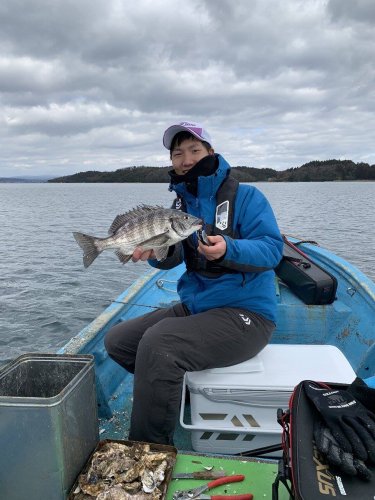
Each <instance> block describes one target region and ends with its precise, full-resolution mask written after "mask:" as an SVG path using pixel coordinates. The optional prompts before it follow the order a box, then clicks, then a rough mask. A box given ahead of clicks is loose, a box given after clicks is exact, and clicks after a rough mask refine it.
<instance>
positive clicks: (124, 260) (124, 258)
mask: <svg viewBox="0 0 375 500" xmlns="http://www.w3.org/2000/svg"><path fill="white" fill-rule="evenodd" d="M115 254H116V255H117V257H118V259H119V261H120V262H122V263H123V264H126V263H127V262H128V261H129V260H130V259H131V256H132V254H130V255H127V254H125V253H123V252H121V250H116V252H115Z"/></svg>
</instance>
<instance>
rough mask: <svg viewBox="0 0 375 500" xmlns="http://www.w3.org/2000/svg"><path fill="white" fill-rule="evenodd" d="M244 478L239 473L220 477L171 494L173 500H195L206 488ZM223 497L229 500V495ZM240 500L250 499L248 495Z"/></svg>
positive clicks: (235, 481) (209, 488) (213, 499)
mask: <svg viewBox="0 0 375 500" xmlns="http://www.w3.org/2000/svg"><path fill="white" fill-rule="evenodd" d="M244 479H245V476H244V475H243V474H239V475H237V476H225V477H220V478H219V479H215V480H214V481H210V482H209V483H206V484H204V485H203V486H198V487H197V488H192V489H190V490H182V491H176V492H175V493H174V495H173V500H193V499H194V500H195V499H198V498H200V497H201V494H202V493H204V492H205V491H207V490H211V489H212V488H216V487H217V486H222V485H223V484H229V483H237V482H239V481H243V480H244ZM219 496H222V495H219ZM235 496H236V497H237V496H238V495H235ZM208 498H212V500H219V499H215V498H214V497H208ZM225 499H226V500H231V496H230V495H225ZM221 500H222V499H221ZM232 500H233V499H232ZM237 500H240V499H238V498H237ZM242 500H250V499H249V497H246V499H242Z"/></svg>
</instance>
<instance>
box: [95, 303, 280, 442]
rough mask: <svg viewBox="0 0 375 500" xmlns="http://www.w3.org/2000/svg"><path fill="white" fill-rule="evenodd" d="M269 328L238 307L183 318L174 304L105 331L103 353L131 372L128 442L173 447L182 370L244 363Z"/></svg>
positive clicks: (265, 339) (261, 344) (264, 341)
mask: <svg viewBox="0 0 375 500" xmlns="http://www.w3.org/2000/svg"><path fill="white" fill-rule="evenodd" d="M274 328H275V325H274V323H273V322H272V321H269V320H267V319H265V318H263V317H262V316H260V315H258V314H255V313H252V312H249V311H246V310H244V309H237V308H230V307H226V308H220V309H211V310H209V311H205V312H202V313H199V314H193V315H189V313H188V311H186V309H185V307H184V306H183V305H182V304H180V303H179V304H176V305H174V306H172V307H169V308H166V309H157V310H156V311H153V312H151V313H148V314H146V315H144V316H141V317H138V318H135V319H131V320H129V321H125V322H123V323H119V324H118V325H116V326H114V327H113V328H111V329H110V330H109V332H108V333H107V335H106V338H105V340H104V342H105V347H106V349H107V351H108V354H109V355H110V357H111V358H112V359H114V360H115V361H116V362H117V363H119V364H120V365H121V366H123V367H124V368H125V369H126V370H127V371H128V372H130V373H134V399H133V409H132V415H131V425H130V432H129V439H131V440H135V441H148V442H153V443H160V444H173V433H174V429H175V426H176V423H177V419H178V413H179V406H180V400H181V391H182V382H183V377H184V374H185V372H186V371H199V370H205V369H207V368H219V367H223V366H230V365H234V364H237V363H241V362H242V361H246V360H247V359H250V358H252V357H253V356H255V355H256V354H257V353H258V352H259V351H261V350H262V349H263V347H265V346H266V345H267V344H268V342H269V340H270V337H271V334H272V332H273V330H274Z"/></svg>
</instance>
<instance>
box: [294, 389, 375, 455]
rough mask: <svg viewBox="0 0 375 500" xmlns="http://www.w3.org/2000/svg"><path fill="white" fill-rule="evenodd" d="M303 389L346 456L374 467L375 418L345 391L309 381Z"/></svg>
mask: <svg viewBox="0 0 375 500" xmlns="http://www.w3.org/2000/svg"><path fill="white" fill-rule="evenodd" d="M303 386H304V389H305V393H306V395H307V396H308V398H309V399H310V400H311V401H312V403H313V404H314V405H315V407H316V409H317V410H318V412H319V413H320V415H321V417H322V419H323V420H324V423H325V424H326V425H327V427H328V428H329V430H330V431H331V433H332V436H333V437H334V438H335V440H336V441H337V443H338V445H339V447H340V448H341V449H342V450H343V452H346V453H351V454H352V455H353V457H354V458H356V459H359V460H362V461H364V462H365V461H367V460H369V461H370V462H373V463H375V415H374V414H373V413H371V412H370V411H369V410H367V408H365V407H364V406H363V405H362V404H361V403H360V402H359V401H357V400H356V399H355V398H354V397H353V396H352V395H351V394H350V393H349V392H347V391H345V390H331V389H330V388H327V387H322V385H319V384H317V383H316V382H310V381H304V382H303Z"/></svg>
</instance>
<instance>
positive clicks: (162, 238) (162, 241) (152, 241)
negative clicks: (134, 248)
mask: <svg viewBox="0 0 375 500" xmlns="http://www.w3.org/2000/svg"><path fill="white" fill-rule="evenodd" d="M168 232H169V231H168V230H167V231H165V233H162V234H158V235H157V236H153V237H152V238H149V239H148V240H145V241H142V242H141V243H139V245H138V246H140V247H145V246H146V245H147V248H154V247H164V246H166V245H167V243H168V241H169V238H168ZM154 250H155V248H154Z"/></svg>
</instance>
